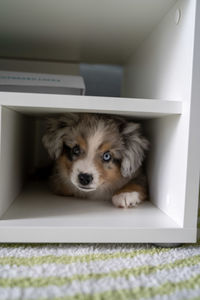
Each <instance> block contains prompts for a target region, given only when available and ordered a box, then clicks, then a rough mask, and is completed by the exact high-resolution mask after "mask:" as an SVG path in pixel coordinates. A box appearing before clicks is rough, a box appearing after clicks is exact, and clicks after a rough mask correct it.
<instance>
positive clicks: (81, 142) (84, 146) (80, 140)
mask: <svg viewBox="0 0 200 300" xmlns="http://www.w3.org/2000/svg"><path fill="white" fill-rule="evenodd" d="M77 144H78V145H79V146H80V147H81V149H83V150H84V151H86V149H87V142H86V141H85V139H84V138H83V137H82V136H78V137H77Z"/></svg>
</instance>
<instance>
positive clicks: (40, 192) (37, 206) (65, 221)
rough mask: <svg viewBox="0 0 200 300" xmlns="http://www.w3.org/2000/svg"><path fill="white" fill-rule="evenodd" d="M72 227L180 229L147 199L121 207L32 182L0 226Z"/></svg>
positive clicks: (0, 222) (9, 210)
mask: <svg viewBox="0 0 200 300" xmlns="http://www.w3.org/2000/svg"><path fill="white" fill-rule="evenodd" d="M5 226H19V227H23V226H30V227H40V226H41V227H43V226H48V227H70V228H83V227H84V228H106V227H107V228H124V229H126V228H129V229H130V228H137V229H140V228H141V229H142V228H146V229H150V228H152V229H155V228H179V227H178V225H177V224H176V223H175V222H174V221H173V220H172V219H170V218H169V217H168V216H167V215H165V214H164V213H163V212H161V211H160V210H159V209H158V208H157V207H155V206H154V205H153V204H152V203H151V202H149V201H146V202H144V203H143V204H141V205H139V206H138V207H137V208H134V209H119V208H116V207H114V206H113V205H112V204H111V202H109V201H104V200H103V199H102V200H101V201H97V200H95V201H94V200H86V199H77V198H70V197H61V196H55V195H53V194H51V193H50V191H49V190H48V187H47V185H46V184H44V183H43V184H41V183H38V182H34V183H31V184H29V185H28V186H27V187H26V188H25V189H24V190H23V192H22V193H21V195H20V196H19V197H18V198H17V199H16V200H15V201H14V203H13V204H12V205H11V207H10V208H9V209H8V211H7V212H6V214H5V215H4V216H3V218H2V220H1V221H0V227H5Z"/></svg>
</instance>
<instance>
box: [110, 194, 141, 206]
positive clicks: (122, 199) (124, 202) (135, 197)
mask: <svg viewBox="0 0 200 300" xmlns="http://www.w3.org/2000/svg"><path fill="white" fill-rule="evenodd" d="M141 202H142V200H141V197H140V194H139V193H138V192H129V193H128V192H127V193H121V194H118V195H114V196H113V197H112V203H113V204H114V205H115V206H117V207H120V208H129V207H135V206H137V204H139V203H141Z"/></svg>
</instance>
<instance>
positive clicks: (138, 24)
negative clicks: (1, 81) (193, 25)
mask: <svg viewBox="0 0 200 300" xmlns="http://www.w3.org/2000/svg"><path fill="white" fill-rule="evenodd" d="M175 2H176V0H148V1H147V0H131V1H130V0H123V1H118V0H117V1H116V0H109V1H107V0H103V1H97V0H96V1H94V0H84V1H82V0H78V1H74V0H67V1H63V0H57V1H53V0H43V1H26V0H17V1H11V0H7V1H3V2H2V3H1V10H0V41H1V42H0V44H1V47H0V56H1V57H7V58H9V57H10V58H27V59H37V60H38V59H41V60H42V59H46V60H57V61H68V62H70V61H71V62H80V61H84V62H98V63H117V64H123V63H124V62H125V61H126V60H127V59H128V58H129V57H130V55H131V53H132V52H133V50H134V49H135V47H136V46H137V45H138V44H139V43H140V42H141V41H142V40H143V39H144V38H145V37H146V36H147V35H148V33H150V32H151V31H152V29H153V27H154V26H155V25H156V24H157V23H159V21H160V20H161V19H162V17H163V16H164V15H165V14H166V13H167V11H168V10H169V9H170V7H171V6H172V5H173V4H174V3H175Z"/></svg>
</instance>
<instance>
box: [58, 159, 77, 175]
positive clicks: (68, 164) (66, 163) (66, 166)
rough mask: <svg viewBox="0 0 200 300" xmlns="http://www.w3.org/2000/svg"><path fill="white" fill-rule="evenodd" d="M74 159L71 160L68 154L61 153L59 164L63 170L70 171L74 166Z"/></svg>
mask: <svg viewBox="0 0 200 300" xmlns="http://www.w3.org/2000/svg"><path fill="white" fill-rule="evenodd" d="M72 164H73V163H72V161H70V160H69V159H68V158H67V156H66V155H61V156H60V157H59V158H58V160H57V165H58V166H59V169H60V170H61V171H67V172H68V173H69V172H70V171H71V168H72Z"/></svg>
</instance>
